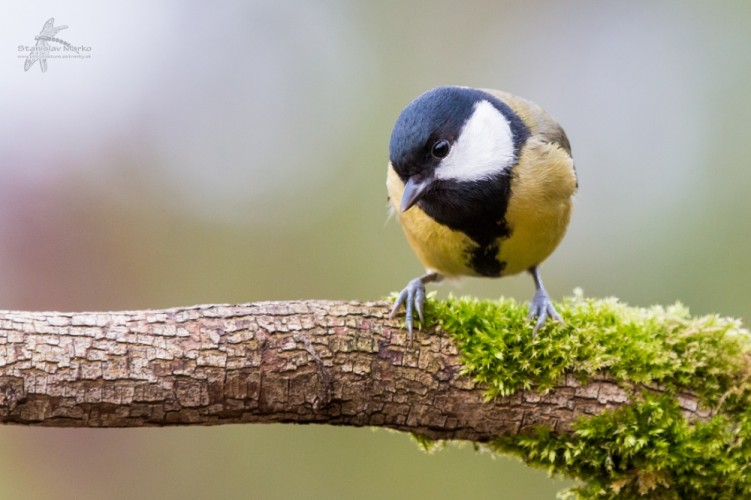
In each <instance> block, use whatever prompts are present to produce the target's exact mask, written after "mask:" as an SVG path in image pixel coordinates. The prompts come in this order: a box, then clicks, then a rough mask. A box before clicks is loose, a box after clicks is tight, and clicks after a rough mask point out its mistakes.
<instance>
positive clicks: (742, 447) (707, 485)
mask: <svg viewBox="0 0 751 500" xmlns="http://www.w3.org/2000/svg"><path fill="white" fill-rule="evenodd" d="M426 306H427V307H426V309H427V310H426V312H427V314H428V316H429V317H430V318H431V319H432V320H433V321H436V322H437V323H438V325H439V326H440V329H441V330H443V331H445V332H447V333H448V334H450V335H451V336H452V337H453V338H454V339H455V341H456V343H457V345H458V346H459V349H460V352H461V359H462V363H463V371H464V373H466V374H468V375H470V376H472V377H474V378H475V380H477V381H478V382H481V383H482V384H484V385H485V386H486V387H487V397H488V399H492V398H496V397H501V396H508V395H510V394H513V393H514V392H516V391H519V390H523V389H533V390H537V391H542V392H544V391H548V390H550V389H551V388H553V386H554V385H555V384H556V382H558V381H559V380H560V379H561V377H562V376H563V375H564V374H566V373H571V374H574V375H575V376H577V377H578V378H580V379H581V380H582V381H585V380H586V379H587V378H588V377H589V376H591V375H593V374H596V373H599V374H603V373H604V374H607V375H608V376H610V377H612V378H614V379H615V380H616V381H618V382H619V383H620V384H621V385H622V386H623V387H626V388H627V389H628V390H629V391H630V392H631V394H632V398H631V399H632V403H630V404H628V405H624V406H622V407H620V408H619V409H617V410H611V411H606V412H604V413H602V414H600V415H597V416H594V417H589V418H582V419H580V420H578V421H577V422H576V424H575V426H574V428H573V432H572V433H568V434H556V433H554V432H552V431H551V430H550V429H547V428H544V427H541V428H537V429H534V430H531V431H529V432H526V433H524V434H522V435H518V436H503V437H499V438H498V439H496V440H495V441H493V442H492V443H490V444H489V445H488V447H489V448H490V449H492V450H493V451H496V452H503V453H511V454H514V455H517V456H519V457H521V458H522V459H523V460H525V461H526V462H527V463H529V464H530V465H536V466H542V467H546V468H548V469H549V470H550V471H551V473H554V474H560V475H565V476H569V477H573V478H577V479H580V480H581V481H583V484H582V486H580V487H578V488H575V489H574V490H572V491H571V492H570V493H571V494H572V495H574V496H579V497H581V498H599V497H604V498H612V497H613V496H616V495H617V496H618V497H620V498H631V497H638V496H641V495H648V496H649V497H650V498H740V497H746V498H751V390H750V387H749V386H751V383H749V363H748V353H749V352H750V351H751V338H750V337H749V335H748V332H747V331H746V330H744V329H743V328H741V326H740V323H739V321H737V320H733V319H726V318H720V317H719V316H716V315H710V316H703V317H691V316H690V315H689V312H688V310H687V309H686V308H685V307H683V306H682V305H680V304H676V305H674V306H670V307H667V308H663V307H659V306H655V307H652V308H649V309H643V308H634V307H628V306H626V305H624V304H622V303H619V302H618V301H617V300H615V299H605V300H592V299H585V298H583V297H582V295H581V293H580V292H579V293H577V294H575V296H574V297H572V298H568V299H566V300H564V302H563V303H562V304H560V305H559V307H558V310H559V312H560V313H561V314H562V315H563V318H564V319H565V321H566V324H565V325H561V324H557V323H552V322H549V323H548V324H547V325H546V326H545V327H544V328H542V329H540V331H539V332H538V334H537V336H536V337H533V336H532V328H531V325H530V323H529V322H528V321H527V318H526V315H527V307H526V305H520V304H518V303H516V302H515V301H513V300H509V299H503V300H501V301H500V302H488V301H478V300H473V299H465V298H463V299H454V298H451V299H449V300H448V301H440V302H439V301H432V300H430V301H428V303H427V304H426ZM644 384H647V385H651V386H654V384H659V385H660V386H661V388H662V389H663V391H664V392H660V393H654V392H652V391H649V390H647V389H645V388H644ZM678 390H690V391H691V392H693V393H695V394H697V395H698V397H699V402H700V405H701V406H702V407H703V408H705V409H708V410H711V411H712V414H713V416H712V417H711V418H707V419H705V420H697V421H695V422H692V421H689V420H687V419H686V417H685V416H684V415H683V414H682V413H681V410H680V408H679V405H678V402H677V399H676V397H675V393H676V392H677V391H678Z"/></svg>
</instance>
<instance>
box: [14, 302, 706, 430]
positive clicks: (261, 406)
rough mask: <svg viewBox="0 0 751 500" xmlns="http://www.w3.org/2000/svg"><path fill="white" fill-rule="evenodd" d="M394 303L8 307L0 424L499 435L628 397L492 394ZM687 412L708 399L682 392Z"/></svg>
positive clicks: (568, 387)
mask: <svg viewBox="0 0 751 500" xmlns="http://www.w3.org/2000/svg"><path fill="white" fill-rule="evenodd" d="M388 309H389V305H388V304H386V303H384V302H372V303H357V302H346V303H345V302H329V301H299V302H260V303H253V304H241V305H201V306H195V307H186V308H174V309H166V310H159V311H131V312H109V313H58V312H16V311H4V312H0V422H4V423H14V424H27V425H44V426H61V427H63V426H68V427H136V426H161V425H183V424H198V425H214V424H223V423H237V422H294V423H325V424H334V425H353V426H382V427H389V428H392V429H398V430H402V431H410V432H415V433H419V434H422V435H426V436H428V437H431V438H435V439H465V440H472V441H487V440H489V439H491V438H493V437H496V436H498V435H505V434H509V433H518V432H519V431H520V430H521V429H523V428H525V427H526V426H530V425H534V424H539V423H543V422H545V423H548V424H550V425H551V426H553V427H554V428H555V429H556V430H557V431H559V432H567V431H568V429H569V428H570V424H571V423H572V421H573V420H574V419H575V418H576V417H577V416H579V415H583V414H588V415H591V414H597V413H600V412H602V411H603V410H604V409H606V408H612V407H615V406H618V405H620V404H622V403H625V402H626V401H627V400H628V397H627V394H626V392H625V391H624V390H623V389H622V388H620V387H619V386H618V385H617V384H615V383H614V382H612V381H611V380H608V379H607V378H605V377H602V378H600V379H597V380H593V381H590V382H589V383H587V384H586V385H582V384H579V383H577V382H576V380H574V378H573V377H566V378H565V379H564V380H561V382H560V384H559V385H558V386H557V387H556V388H555V389H554V390H553V391H551V392H549V393H547V394H544V395H542V394H538V393H536V392H534V391H525V392H521V393H517V394H515V395H514V396H511V397H508V398H498V399H496V400H494V401H491V402H485V401H484V400H483V394H484V390H483V388H482V387H478V386H477V385H476V384H475V383H474V382H473V381H472V380H471V379H470V378H469V377H467V376H464V375H462V374H461V373H460V363H459V359H458V353H457V350H456V348H455V346H454V345H453V344H452V342H451V340H450V339H449V338H447V337H446V336H445V335H440V334H439V335H435V334H434V332H433V331H432V330H424V331H421V332H417V340H416V341H415V343H414V344H413V345H412V346H409V345H408V344H407V341H406V333H405V332H404V331H403V330H402V328H401V326H402V324H401V321H390V320H388V319H387V316H388ZM680 401H681V403H682V406H683V408H684V410H685V412H686V413H687V414H695V413H696V411H697V410H696V400H695V398H693V397H691V396H690V395H683V396H682V397H681V398H680Z"/></svg>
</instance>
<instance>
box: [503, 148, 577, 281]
mask: <svg viewBox="0 0 751 500" xmlns="http://www.w3.org/2000/svg"><path fill="white" fill-rule="evenodd" d="M575 191H576V174H575V173H574V163H573V160H572V159H571V156H570V155H569V154H568V152H566V151H564V150H563V149H561V148H560V147H559V146H558V145H556V144H551V143H547V142H542V141H539V140H537V139H534V138H532V139H530V140H529V141H528V142H527V144H526V145H525V147H524V149H523V150H522V153H521V155H520V157H519V162H518V164H517V165H516V167H514V176H513V178H512V181H511V198H510V199H509V203H508V208H507V209H506V222H507V224H508V226H509V228H510V229H511V235H510V236H509V237H508V238H507V239H505V240H504V241H503V242H501V244H500V251H499V253H498V258H499V260H501V261H503V262H506V267H505V269H504V271H503V275H510V274H516V273H519V272H522V271H526V270H528V269H529V268H531V267H532V266H536V265H538V264H540V263H541V262H542V261H544V260H545V259H546V258H547V257H548V256H549V255H550V254H551V253H552V252H553V250H555V248H556V247H557V246H558V244H559V243H560V242H561V239H563V235H564V234H565V233H566V228H567V227H568V223H569V220H570V218H571V205H572V201H571V197H572V196H573V194H574V192H575Z"/></svg>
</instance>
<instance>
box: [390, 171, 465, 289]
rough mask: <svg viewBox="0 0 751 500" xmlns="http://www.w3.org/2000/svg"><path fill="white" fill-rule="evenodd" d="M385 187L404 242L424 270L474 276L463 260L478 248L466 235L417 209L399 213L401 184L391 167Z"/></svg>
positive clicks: (446, 274)
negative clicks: (402, 233)
mask: <svg viewBox="0 0 751 500" xmlns="http://www.w3.org/2000/svg"><path fill="white" fill-rule="evenodd" d="M386 187H387V188H388V193H389V203H391V206H392V208H393V209H394V211H395V213H396V214H397V218H398V219H399V223H400V224H401V226H402V229H403V230H404V234H405V236H406V237H407V241H408V242H409V245H410V246H411V247H412V250H413V251H414V252H415V255H417V258H418V259H420V262H422V264H423V266H425V268H426V269H428V270H430V271H437V272H439V273H441V274H443V275H444V276H447V277H452V276H473V275H476V274H477V273H475V272H474V271H473V270H472V269H471V268H470V267H468V266H467V262H466V261H467V258H466V256H467V251H468V249H471V248H474V247H477V246H478V245H477V244H476V243H475V242H473V241H472V240H471V239H470V238H469V237H468V236H467V235H466V234H464V233H462V232H460V231H454V230H453V229H450V228H448V227H446V226H444V225H442V224H439V223H437V222H436V221H435V220H434V219H433V218H431V217H430V216H428V215H427V214H426V213H425V212H423V211H422V210H420V207H419V206H417V205H415V206H413V207H412V208H410V209H409V210H407V211H406V212H401V211H400V210H399V204H400V202H401V199H402V192H403V191H404V183H403V182H402V180H401V179H400V178H399V176H398V175H397V173H396V172H395V171H394V167H392V166H391V164H389V167H388V174H387V176H386Z"/></svg>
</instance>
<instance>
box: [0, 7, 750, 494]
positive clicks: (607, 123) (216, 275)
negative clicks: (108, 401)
mask: <svg viewBox="0 0 751 500" xmlns="http://www.w3.org/2000/svg"><path fill="white" fill-rule="evenodd" d="M50 17H54V18H55V24H56V25H57V26H59V25H68V26H69V29H67V30H64V31H61V32H60V33H59V34H58V37H60V38H62V39H64V40H66V41H68V42H69V43H72V44H74V45H87V46H90V47H91V48H92V51H91V54H92V58H91V59H89V60H59V59H58V60H55V59H50V60H48V66H49V69H48V71H47V72H46V73H44V74H43V73H41V71H40V68H39V65H38V64H36V65H35V66H34V67H32V68H31V70H29V71H28V72H26V73H25V72H24V71H23V59H22V58H19V57H18V54H19V53H18V52H17V46H18V45H24V44H25V45H30V44H33V43H34V36H35V35H37V34H38V32H39V31H40V30H41V27H42V25H43V24H44V22H45V21H46V20H47V19H48V18H50ZM750 23H751V3H749V2H744V1H737V2H711V3H710V2H699V1H673V2H659V3H657V2H647V1H629V2H596V1H568V2H556V1H547V2H527V1H515V2H497V1H484V2H482V1H480V2H458V1H456V0H454V1H441V0H433V1H431V2H411V3H407V2H398V1H383V2H369V3H365V2H362V3H354V2H345V1H333V0H332V1H321V2H303V1H300V2H275V1H268V2H264V1H262V2H257V1H250V2H247V1H240V0H238V1H224V2H215V3H211V4H209V3H199V2H190V3H189V2H177V1H163V2H147V1H145V0H141V1H135V2H116V3H115V2H109V3H102V2H93V1H92V2H83V1H73V2H65V3H60V2H52V1H46V2H34V3H22V2H13V3H10V4H7V5H5V6H4V9H3V12H2V16H1V17H0V42H2V43H0V48H2V50H1V51H0V52H1V59H0V77H1V78H0V173H1V174H2V177H1V179H2V180H1V181H0V305H1V306H2V307H3V308H6V309H31V310H49V309H53V310H117V309H140V308H161V307H168V306H177V305H191V304H197V303H208V302H246V301H256V300H270V299H298V298H330V299H363V300H365V299H378V298H381V297H384V296H385V295H386V294H388V293H389V292H391V291H394V290H397V289H399V288H401V287H402V286H403V285H404V284H405V283H406V282H407V280H408V279H410V278H412V277H414V276H416V275H417V274H418V273H420V272H421V269H420V266H419V264H418V262H417V260H416V258H415V257H414V256H413V255H412V253H411V251H410V250H409V248H408V247H407V244H406V242H405V240H404V238H403V237H402V234H401V231H400V229H399V228H398V226H397V224H396V223H395V222H394V221H393V220H391V221H387V216H386V209H385V205H386V193H385V186H384V181H385V168H386V162H387V155H388V151H387V145H388V138H389V134H390V132H391V126H392V124H393V121H394V120H395V118H396V116H397V115H398V113H399V111H400V110H401V109H402V108H403V107H404V106H405V105H406V104H407V103H408V102H409V101H410V100H411V99H412V98H414V97H415V96H417V95H418V94H419V93H421V92H423V91H424V90H426V89H428V88H431V87H433V86H436V85H440V84H461V85H470V86H484V87H496V88H501V89H505V90H508V91H510V92H513V93H516V94H519V95H522V96H525V97H527V98H530V99H532V100H534V101H536V102H538V103H539V104H541V105H542V106H543V107H545V108H546V109H547V110H548V111H549V112H550V113H551V114H553V115H554V116H555V117H557V118H558V120H559V121H560V122H561V123H562V124H563V125H564V127H565V129H566V131H567V132H568V135H569V138H570V139H571V143H572V145H573V150H574V156H575V159H576V164H577V169H578V172H579V178H580V193H579V194H578V196H577V200H576V210H575V214H574V218H573V222H572V225H571V228H570V230H569V233H568V235H567V237H566V239H565V240H564V242H563V244H562V245H561V247H560V248H559V249H558V251H557V252H556V253H555V254H554V256H553V257H552V258H550V259H549V260H548V261H547V262H546V263H545V265H544V266H543V276H544V278H545V283H546V285H547V287H548V290H549V291H550V292H551V294H552V295H553V296H554V297H556V298H560V297H562V296H563V295H566V294H570V293H571V291H572V289H573V288H574V287H577V286H580V287H582V288H583V289H584V291H585V293H586V294H587V295H592V296H608V295H615V296H618V297H620V298H622V299H623V300H625V301H627V302H629V303H631V304H634V305H650V304H653V303H672V302H674V301H676V300H680V301H682V302H684V303H685V304H687V305H688V306H689V307H690V308H691V309H692V311H693V312H695V313H710V312H717V313H720V314H722V315H732V316H738V317H741V318H743V320H744V322H745V323H746V324H748V320H749V319H750V315H749V314H750V313H749V294H748V290H749V283H751V263H750V262H749V259H748V253H749V250H748V242H749V240H750V238H751V224H749V219H750V217H751V168H749V167H750V165H749V163H750V162H749V158H750V157H751V151H750V148H751V127H750V126H749V123H751V30H749V29H748V27H749V25H750ZM439 289H440V293H439V296H442V295H445V294H446V293H448V292H453V293H455V294H472V295H476V296H479V297H487V298H496V297H499V296H500V295H507V296H513V297H516V298H518V299H519V300H528V299H529V298H530V297H531V294H532V291H533V287H532V282H531V280H530V279H529V278H528V277H526V276H523V277H518V278H509V279H505V280H501V281H495V280H486V281H483V280H479V279H478V280H465V281H462V282H460V283H458V284H446V285H443V286H441V287H440V288H439ZM0 442H2V446H1V447H0V492H2V497H3V498H11V499H15V498H18V499H47V498H58V499H100V498H108V499H128V498H166V499H172V498H174V499H178V498H179V499H193V498H196V499H200V498H230V499H231V498H259V499H287V498H306V499H317V498H362V499H369V498H372V499H376V498H397V499H398V498H405V499H406V498H409V499H414V498H431V499H442V498H554V495H555V492H556V491H557V490H559V489H561V488H562V487H563V486H565V484H568V483H564V482H561V481H556V480H553V479H548V478H547V474H546V472H545V471H540V470H533V469H528V468H526V467H525V466H523V465H522V464H520V463H519V462H517V461H515V460H512V459H506V458H500V459H497V460H493V459H491V457H489V456H488V455H485V454H479V453H476V452H474V451H473V450H472V449H471V447H463V448H449V449H448V450H445V451H443V452H441V453H438V454H436V455H426V454H424V453H422V452H421V451H419V450H418V448H417V447H416V446H415V445H413V444H412V443H411V442H410V440H409V439H408V438H407V437H406V436H404V435H400V434H395V433H390V432H386V431H371V430H369V429H348V428H332V427H324V426H311V427H303V426H291V425H285V426H281V425H274V426H261V425H238V426H226V427H216V428H198V429H196V428H173V429H142V430H141V429H126V430H85V429H83V430H81V429H79V430H60V429H33V428H32V429H27V428H22V427H7V426H6V427H1V428H0Z"/></svg>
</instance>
